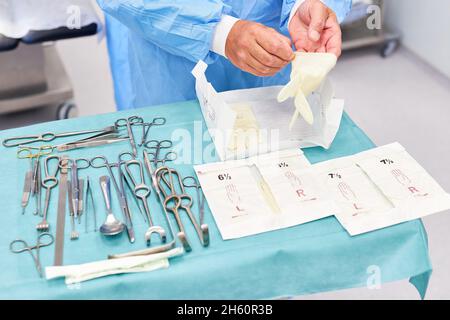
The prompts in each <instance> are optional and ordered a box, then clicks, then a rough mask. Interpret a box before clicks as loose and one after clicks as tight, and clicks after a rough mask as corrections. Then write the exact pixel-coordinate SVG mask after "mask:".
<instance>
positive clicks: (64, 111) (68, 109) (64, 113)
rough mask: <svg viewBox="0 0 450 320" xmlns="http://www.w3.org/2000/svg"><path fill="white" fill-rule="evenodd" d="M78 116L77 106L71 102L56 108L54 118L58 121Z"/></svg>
mask: <svg viewBox="0 0 450 320" xmlns="http://www.w3.org/2000/svg"><path fill="white" fill-rule="evenodd" d="M77 114H78V110H77V106H76V105H75V103H73V102H71V101H66V102H64V103H62V104H60V105H59V106H58V110H57V112H56V118H57V119H58V120H63V119H69V118H74V117H76V116H77Z"/></svg>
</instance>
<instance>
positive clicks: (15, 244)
mask: <svg viewBox="0 0 450 320" xmlns="http://www.w3.org/2000/svg"><path fill="white" fill-rule="evenodd" d="M31 249H32V248H31V247H30V246H29V245H28V243H27V242H26V241H25V240H21V239H16V240H13V241H11V243H10V244H9V250H10V251H11V252H12V253H22V252H24V251H29V250H31Z"/></svg>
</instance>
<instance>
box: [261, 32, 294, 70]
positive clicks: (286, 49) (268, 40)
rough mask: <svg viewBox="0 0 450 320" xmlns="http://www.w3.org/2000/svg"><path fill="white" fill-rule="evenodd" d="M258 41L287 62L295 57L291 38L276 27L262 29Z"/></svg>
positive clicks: (272, 53)
mask: <svg viewBox="0 0 450 320" xmlns="http://www.w3.org/2000/svg"><path fill="white" fill-rule="evenodd" d="M256 41H257V42H258V44H259V45H260V46H261V47H262V48H263V49H264V50H265V51H267V52H268V53H270V54H271V55H273V56H275V57H278V58H279V59H281V60H284V61H285V62H290V61H291V60H292V59H294V57H295V55H294V52H293V51H292V48H291V40H289V38H287V37H285V36H283V35H282V34H279V33H278V32H276V31H275V30H274V29H271V28H264V29H261V31H260V33H258V35H257V37H256Z"/></svg>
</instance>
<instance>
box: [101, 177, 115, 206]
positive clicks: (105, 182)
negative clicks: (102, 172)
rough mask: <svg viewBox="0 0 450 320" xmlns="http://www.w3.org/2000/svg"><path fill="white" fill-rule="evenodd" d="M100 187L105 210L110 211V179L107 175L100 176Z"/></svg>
mask: <svg viewBox="0 0 450 320" xmlns="http://www.w3.org/2000/svg"><path fill="white" fill-rule="evenodd" d="M100 187H101V188H102V194H103V199H105V205H106V210H107V211H108V213H112V209H111V200H110V199H111V181H110V178H109V177H108V176H101V177H100Z"/></svg>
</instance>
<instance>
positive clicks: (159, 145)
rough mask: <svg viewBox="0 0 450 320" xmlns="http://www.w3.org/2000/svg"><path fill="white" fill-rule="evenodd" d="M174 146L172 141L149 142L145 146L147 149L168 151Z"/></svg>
mask: <svg viewBox="0 0 450 320" xmlns="http://www.w3.org/2000/svg"><path fill="white" fill-rule="evenodd" d="M172 145H173V143H172V141H171V140H168V139H166V140H149V141H147V142H146V143H145V144H144V147H145V148H147V149H157V150H158V149H168V148H171V147H172Z"/></svg>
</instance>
